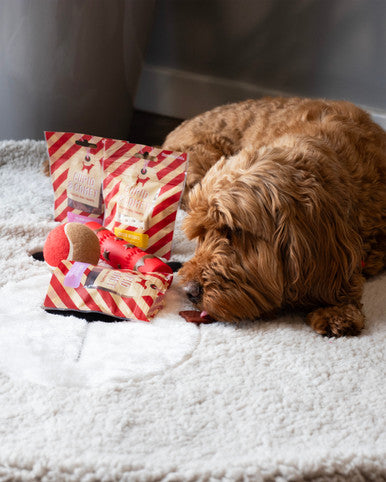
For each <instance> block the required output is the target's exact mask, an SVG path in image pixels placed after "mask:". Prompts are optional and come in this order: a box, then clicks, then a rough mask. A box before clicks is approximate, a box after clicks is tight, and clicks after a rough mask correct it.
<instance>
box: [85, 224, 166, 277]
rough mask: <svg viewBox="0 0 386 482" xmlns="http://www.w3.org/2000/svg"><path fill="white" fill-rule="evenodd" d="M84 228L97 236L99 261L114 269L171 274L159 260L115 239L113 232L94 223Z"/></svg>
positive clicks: (119, 239) (125, 242) (123, 241)
mask: <svg viewBox="0 0 386 482" xmlns="http://www.w3.org/2000/svg"><path fill="white" fill-rule="evenodd" d="M86 226H87V227H88V228H90V229H92V230H93V231H94V232H95V234H96V235H97V237H98V239H99V242H100V246H101V259H102V260H103V261H105V262H106V263H108V264H110V265H111V266H112V267H113V268H116V269H131V270H133V271H139V272H140V273H155V272H158V273H164V274H172V273H173V270H172V268H171V267H170V266H168V265H167V264H166V263H164V262H163V261H162V260H161V259H160V258H158V257H157V256H154V255H152V254H148V253H146V252H145V251H143V250H142V249H141V248H138V247H136V246H133V245H132V244H130V243H127V241H125V240H123V239H121V238H117V237H116V236H115V234H114V233H113V232H111V231H110V230H108V229H106V228H105V227H103V226H101V225H100V224H98V223H95V222H88V223H86Z"/></svg>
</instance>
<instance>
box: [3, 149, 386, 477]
mask: <svg viewBox="0 0 386 482" xmlns="http://www.w3.org/2000/svg"><path fill="white" fill-rule="evenodd" d="M44 158H45V146H44V144H43V143H42V142H34V141H22V142H11V141H3V142H0V185H1V189H0V248H1V249H0V407H1V410H0V480H44V481H61V480H64V481H80V480H84V481H91V480H106V481H110V480H116V481H133V480H134V481H135V480H138V481H159V480H165V481H166V480H167V481H173V480H175V481H182V480H187V481H188V480H189V481H195V480H200V481H201V480H202V481H204V480H207V481H215V480H229V481H233V480H234V481H239V480H240V481H242V480H250V481H260V480H276V481H283V480H320V481H322V480H336V481H341V480H342V481H343V480H350V481H361V480H386V431H385V427H386V423H385V422H386V409H385V406H386V403H385V400H386V397H385V395H386V385H385V375H386V373H385V346H386V297H385V293H386V275H383V276H380V277H378V278H375V279H372V280H370V281H369V282H367V284H366V288H365V293H364V297H363V302H364V309H365V313H366V316H367V323H366V328H365V330H364V331H363V333H362V334H361V335H360V336H359V337H356V338H341V339H328V338H323V337H321V336H319V335H317V334H316V333H314V332H313V331H312V330H311V329H310V328H309V327H308V326H306V325H305V324H304V323H303V321H302V320H301V318H300V317H298V316H296V315H288V316H285V317H282V318H278V319H276V320H274V321H270V322H258V321H255V322H252V321H251V322H245V323H242V324H237V325H236V324H235V325H232V324H224V323H213V324H208V325H201V326H196V325H192V324H189V323H186V322H185V321H184V320H183V319H182V318H180V317H179V316H178V311H179V310H181V309H189V308H190V306H189V303H188V302H187V301H186V300H185V299H184V296H183V294H182V290H181V287H180V285H179V280H178V276H177V277H176V278H175V280H174V282H173V285H172V288H171V289H170V290H169V292H168V294H167V297H166V308H165V309H164V310H162V311H161V312H160V313H159V314H158V315H157V316H156V318H155V319H154V320H153V321H152V322H151V323H144V322H134V321H128V322H113V323H103V322H94V323H87V322H86V321H84V320H82V319H79V318H75V317H72V316H70V317H64V316H61V315H53V314H48V313H46V312H44V311H43V310H42V308H41V304H42V301H43V299H44V296H45V293H46V289H47V285H48V282H49V278H50V272H49V270H48V268H47V266H46V265H45V264H44V263H43V262H41V261H37V260H35V259H33V258H32V256H31V253H34V252H35V251H39V250H41V248H42V246H43V243H44V239H45V237H46V236H47V234H48V232H49V231H50V230H51V229H52V228H53V227H54V226H55V225H56V223H54V222H53V216H52V211H53V209H52V204H53V195H52V189H51V184H50V180H49V179H48V178H46V177H45V176H44V175H43V174H42V172H41V163H42V161H43V159H44ZM182 218H183V213H179V217H178V224H177V231H176V236H175V243H174V254H173V259H174V260H179V261H183V260H184V259H187V258H188V257H189V256H190V255H191V253H192V250H193V249H194V246H193V245H192V244H191V243H189V242H188V241H187V240H186V239H185V238H184V236H183V233H182V231H181V220H182Z"/></svg>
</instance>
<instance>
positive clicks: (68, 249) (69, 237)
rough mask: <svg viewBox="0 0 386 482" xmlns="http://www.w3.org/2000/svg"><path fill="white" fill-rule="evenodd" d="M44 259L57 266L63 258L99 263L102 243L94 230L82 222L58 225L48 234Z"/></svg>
mask: <svg viewBox="0 0 386 482" xmlns="http://www.w3.org/2000/svg"><path fill="white" fill-rule="evenodd" d="M43 255H44V260H45V261H46V263H47V264H49V265H50V266H52V267H56V266H58V265H59V263H60V262H61V261H62V260H63V259H68V260H70V261H81V262H83V263H90V264H98V260H99V256H100V245H99V239H98V236H97V235H96V234H95V233H94V231H93V230H92V229H90V228H88V227H87V226H85V225H84V224H81V223H66V224H61V225H60V226H57V227H56V228H55V229H53V230H52V231H51V232H50V233H49V235H48V236H47V239H46V242H45V243H44V248H43Z"/></svg>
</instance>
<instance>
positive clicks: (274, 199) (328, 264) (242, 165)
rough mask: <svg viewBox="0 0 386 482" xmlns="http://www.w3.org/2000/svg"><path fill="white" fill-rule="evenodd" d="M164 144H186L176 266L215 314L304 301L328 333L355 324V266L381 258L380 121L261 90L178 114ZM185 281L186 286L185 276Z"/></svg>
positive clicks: (250, 312) (379, 263)
mask: <svg viewBox="0 0 386 482" xmlns="http://www.w3.org/2000/svg"><path fill="white" fill-rule="evenodd" d="M164 147H165V148H168V149H175V150H185V151H187V152H189V159H190V166H189V172H188V179H187V187H188V189H187V193H186V195H185V197H184V203H185V206H186V207H187V208H188V210H189V214H188V216H187V218H186V222H185V226H184V228H185V231H186V234H187V236H188V237H189V238H191V239H193V238H196V239H197V249H196V253H195V256H194V257H193V259H192V260H190V261H189V262H187V263H186V264H185V265H184V267H183V268H182V269H181V271H180V273H181V276H182V278H183V279H184V280H185V281H186V283H187V284H188V287H189V286H191V285H192V284H193V286H194V287H195V290H194V296H191V298H192V299H193V300H194V301H195V303H196V304H197V306H198V307H199V308H200V309H202V310H205V311H207V312H208V313H209V314H210V315H212V316H213V317H215V318H218V319H221V320H224V321H236V320H240V319H255V318H259V317H263V316H268V315H272V313H276V312H278V311H279V310H283V309H288V308H291V309H301V310H306V311H307V312H309V314H308V316H307V321H308V323H309V324H310V325H311V326H312V327H313V328H314V329H315V330H316V331H317V332H318V333H321V334H325V335H329V336H342V335H356V334H358V333H359V332H360V330H361V329H362V327H363V325H364V316H363V313H362V311H361V307H362V305H361V302H360V300H361V295H362V289H363V283H364V276H366V275H375V274H377V273H379V272H380V271H381V270H382V269H383V268H384V266H385V264H386V192H385V186H386V133H385V131H384V130H383V129H381V128H380V127H379V126H378V125H377V124H375V123H374V122H372V121H371V119H370V117H369V116H368V114H367V113H365V112H364V111H363V110H361V109H359V108H358V107H356V106H354V105H353V104H351V103H348V102H343V101H325V100H311V99H299V98H289V99H284V98H265V99H261V100H249V101H245V102H241V103H238V104H231V105H226V106H223V107H218V108H216V109H214V110H212V111H209V112H206V113H204V114H202V115H199V116H197V117H195V118H194V119H192V120H188V121H185V122H184V123H183V124H181V126H179V127H177V129H175V130H174V131H173V132H171V133H170V134H169V135H168V137H167V138H166V140H165V143H164ZM188 290H189V288H188Z"/></svg>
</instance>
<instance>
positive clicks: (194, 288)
mask: <svg viewBox="0 0 386 482" xmlns="http://www.w3.org/2000/svg"><path fill="white" fill-rule="evenodd" d="M184 291H185V293H186V296H187V297H188V298H189V300H190V301H191V302H192V303H199V302H200V301H201V298H202V286H201V285H200V283H197V281H189V283H187V284H186V285H185V286H184Z"/></svg>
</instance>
